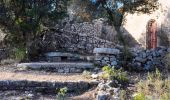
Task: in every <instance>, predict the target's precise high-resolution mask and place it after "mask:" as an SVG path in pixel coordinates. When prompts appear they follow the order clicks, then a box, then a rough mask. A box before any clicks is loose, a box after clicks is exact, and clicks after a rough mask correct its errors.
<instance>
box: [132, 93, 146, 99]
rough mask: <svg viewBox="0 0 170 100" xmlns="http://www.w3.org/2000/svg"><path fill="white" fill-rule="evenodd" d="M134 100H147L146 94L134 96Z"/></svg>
mask: <svg viewBox="0 0 170 100" xmlns="http://www.w3.org/2000/svg"><path fill="white" fill-rule="evenodd" d="M134 100H145V94H144V93H137V94H135V95H134Z"/></svg>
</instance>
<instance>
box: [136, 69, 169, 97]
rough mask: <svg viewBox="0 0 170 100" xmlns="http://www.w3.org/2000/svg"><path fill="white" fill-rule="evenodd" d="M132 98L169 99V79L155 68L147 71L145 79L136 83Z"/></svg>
mask: <svg viewBox="0 0 170 100" xmlns="http://www.w3.org/2000/svg"><path fill="white" fill-rule="evenodd" d="M136 88H137V92H136V93H135V94H134V100H170V81H169V80H167V79H163V78H162V74H161V73H160V72H159V70H158V69H157V70H156V72H152V73H148V76H147V79H146V80H141V81H140V82H139V83H138V84H137V85H136Z"/></svg>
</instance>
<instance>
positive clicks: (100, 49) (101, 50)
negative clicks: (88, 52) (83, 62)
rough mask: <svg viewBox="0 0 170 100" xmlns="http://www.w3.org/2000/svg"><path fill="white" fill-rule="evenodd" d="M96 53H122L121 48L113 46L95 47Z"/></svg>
mask: <svg viewBox="0 0 170 100" xmlns="http://www.w3.org/2000/svg"><path fill="white" fill-rule="evenodd" d="M93 53H95V54H111V55H118V54H119V53H120V50H119V49H113V48H95V49H94V50H93Z"/></svg>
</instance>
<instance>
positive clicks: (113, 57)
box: [93, 48, 120, 67]
mask: <svg viewBox="0 0 170 100" xmlns="http://www.w3.org/2000/svg"><path fill="white" fill-rule="evenodd" d="M93 53H94V54H95V63H96V64H98V65H100V66H101V67H102V66H106V65H108V66H115V67H118V59H117V58H118V56H119V53H120V50H119V49H113V48H95V49H94V51H93Z"/></svg>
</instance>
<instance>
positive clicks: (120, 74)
mask: <svg viewBox="0 0 170 100" xmlns="http://www.w3.org/2000/svg"><path fill="white" fill-rule="evenodd" d="M102 70H103V71H104V73H103V75H102V78H104V79H109V80H118V81H119V82H128V78H127V73H126V72H124V71H123V70H122V69H118V70H117V69H115V68H114V66H113V67H109V66H104V67H103V68H102Z"/></svg>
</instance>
